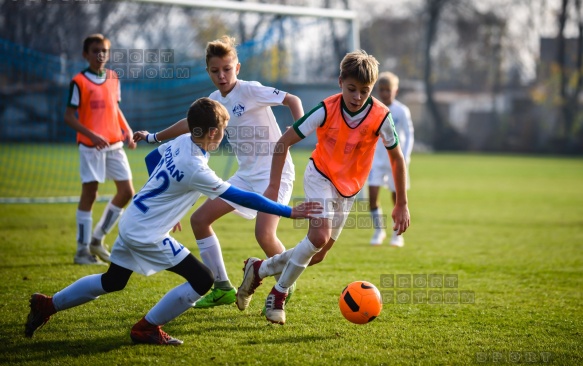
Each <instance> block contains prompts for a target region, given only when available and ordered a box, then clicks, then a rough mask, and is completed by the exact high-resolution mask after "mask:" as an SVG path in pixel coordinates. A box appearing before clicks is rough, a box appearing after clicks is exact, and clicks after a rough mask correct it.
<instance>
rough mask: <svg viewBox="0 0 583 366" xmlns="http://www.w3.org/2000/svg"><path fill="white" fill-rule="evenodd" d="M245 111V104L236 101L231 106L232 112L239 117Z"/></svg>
mask: <svg viewBox="0 0 583 366" xmlns="http://www.w3.org/2000/svg"><path fill="white" fill-rule="evenodd" d="M243 113H245V106H244V105H243V103H236V104H235V106H234V107H233V114H234V115H235V116H237V117H241V116H242V115H243Z"/></svg>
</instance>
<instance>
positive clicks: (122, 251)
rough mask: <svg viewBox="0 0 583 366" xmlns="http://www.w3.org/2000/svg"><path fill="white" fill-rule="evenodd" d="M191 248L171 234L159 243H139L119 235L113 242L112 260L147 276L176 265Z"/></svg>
mask: <svg viewBox="0 0 583 366" xmlns="http://www.w3.org/2000/svg"><path fill="white" fill-rule="evenodd" d="M189 253H190V250H188V248H186V247H185V246H183V245H182V244H180V243H179V242H177V241H176V239H174V238H173V237H171V236H166V237H165V238H164V239H163V240H162V241H161V242H158V243H138V242H136V241H133V240H122V239H121V238H120V237H119V235H118V237H117V238H116V239H115V243H113V248H112V249H111V257H110V260H111V262H112V263H115V264H117V265H118V266H121V267H124V268H127V269H130V270H132V271H134V272H136V273H141V274H143V275H146V276H150V275H153V274H154V273H157V272H160V271H163V270H165V269H168V268H172V267H174V266H176V265H177V264H178V263H180V262H182V261H183V260H184V258H186V256H187V255H188V254H189Z"/></svg>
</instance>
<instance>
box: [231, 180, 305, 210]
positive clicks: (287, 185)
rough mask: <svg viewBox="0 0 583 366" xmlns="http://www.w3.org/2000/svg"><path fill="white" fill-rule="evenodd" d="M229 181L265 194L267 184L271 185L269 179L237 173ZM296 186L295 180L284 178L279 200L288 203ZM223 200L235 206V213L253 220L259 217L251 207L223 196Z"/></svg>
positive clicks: (246, 189) (248, 189)
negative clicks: (251, 179)
mask: <svg viewBox="0 0 583 366" xmlns="http://www.w3.org/2000/svg"><path fill="white" fill-rule="evenodd" d="M227 182H229V183H231V185H232V186H233V187H237V188H239V189H242V190H244V191H247V192H255V193H258V194H260V195H263V193H264V192H265V190H266V189H267V186H268V185H269V179H262V180H258V181H252V182H250V181H249V180H245V179H243V178H241V177H240V176H238V175H237V174H235V175H233V176H232V177H231V178H229V180H227ZM293 188H294V182H292V181H290V180H287V179H282V181H281V184H280V186H279V193H278V196H277V202H278V203H281V204H282V205H287V204H288V203H289V201H290V199H291V196H292V191H293ZM221 199H222V200H223V201H225V202H227V203H228V204H229V205H231V206H233V207H234V208H235V211H234V212H235V213H236V214H237V215H239V216H241V217H244V218H246V219H249V220H252V219H254V218H255V217H257V211H256V210H252V209H250V208H247V207H244V206H241V205H238V204H236V203H234V202H231V201H229V200H226V199H223V198H221Z"/></svg>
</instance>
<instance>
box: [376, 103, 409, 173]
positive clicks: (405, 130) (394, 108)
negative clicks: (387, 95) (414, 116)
mask: <svg viewBox="0 0 583 366" xmlns="http://www.w3.org/2000/svg"><path fill="white" fill-rule="evenodd" d="M389 109H390V110H391V115H392V117H393V122H394V124H395V130H396V132H397V134H398V136H399V143H400V144H401V150H402V151H403V156H404V157H405V161H406V162H407V163H409V161H410V160H411V152H412V151H413V143H414V141H415V138H414V129H413V122H412V121H411V112H410V111H409V108H408V107H407V106H406V105H404V104H403V103H401V102H399V101H398V100H396V99H395V100H393V103H392V104H391V105H390V106H389ZM372 164H373V165H372V166H373V169H377V168H388V169H391V163H390V160H389V154H387V150H386V149H385V146H384V145H383V143H382V142H381V141H379V142H378V143H377V147H376V150H375V154H374V160H373V163H372Z"/></svg>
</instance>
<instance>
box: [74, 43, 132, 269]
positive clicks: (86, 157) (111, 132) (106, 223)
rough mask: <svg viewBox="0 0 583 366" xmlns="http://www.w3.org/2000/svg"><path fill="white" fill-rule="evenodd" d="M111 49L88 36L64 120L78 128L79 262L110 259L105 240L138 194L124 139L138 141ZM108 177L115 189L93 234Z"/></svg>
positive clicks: (129, 144) (76, 256) (130, 142)
mask: <svg viewBox="0 0 583 366" xmlns="http://www.w3.org/2000/svg"><path fill="white" fill-rule="evenodd" d="M110 47H111V43H110V41H109V40H108V39H107V38H105V37H104V36H103V35H101V34H93V35H90V36H88V37H87V38H85V41H84V42H83V57H84V58H85V59H86V60H87V62H88V63H89V67H88V68H87V69H85V70H84V71H82V72H80V73H79V74H77V75H76V76H75V77H74V78H73V81H72V82H71V89H70V94H69V102H68V105H67V109H66V111H65V122H66V123H67V124H68V125H69V126H71V127H72V128H73V129H74V130H75V131H77V143H78V144H79V156H80V170H81V183H82V188H81V198H80V200H79V205H78V207H77V252H76V254H75V258H74V262H75V263H76V264H105V263H103V262H102V261H100V260H99V259H98V258H96V257H95V256H98V257H99V258H101V259H102V260H104V261H107V262H109V251H108V250H107V247H106V246H105V245H104V244H103V239H104V237H105V235H106V234H108V233H109V232H110V231H111V229H112V228H113V227H114V226H115V224H116V222H117V220H118V219H119V217H120V216H121V214H122V212H123V207H124V206H125V205H126V204H127V203H128V202H129V200H130V199H131V198H132V196H133V195H134V186H133V184H132V172H131V170H130V165H129V163H128V158H127V156H126V154H125V152H124V150H123V141H124V140H126V141H127V143H128V147H129V148H130V149H135V148H136V144H135V142H134V141H133V140H132V135H133V132H132V130H131V128H130V126H129V125H128V123H127V121H126V119H125V117H124V115H123V113H122V111H121V109H120V108H119V106H118V103H119V102H120V100H121V93H120V84H119V80H118V78H117V74H116V73H115V72H113V71H112V70H107V69H106V68H105V64H106V63H107V61H108V60H109V49H110ZM77 115H78V117H77ZM106 178H108V179H113V181H114V182H115V186H116V188H117V192H116V194H115V196H114V197H113V198H112V199H111V201H109V202H108V204H107V206H106V207H105V211H104V212H103V215H102V216H101V219H100V220H99V222H98V223H97V225H96V226H95V229H94V230H93V235H92V234H91V228H92V226H93V218H92V213H91V211H92V209H93V203H94V202H95V199H96V198H97V189H98V186H99V183H103V182H105V179H106Z"/></svg>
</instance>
